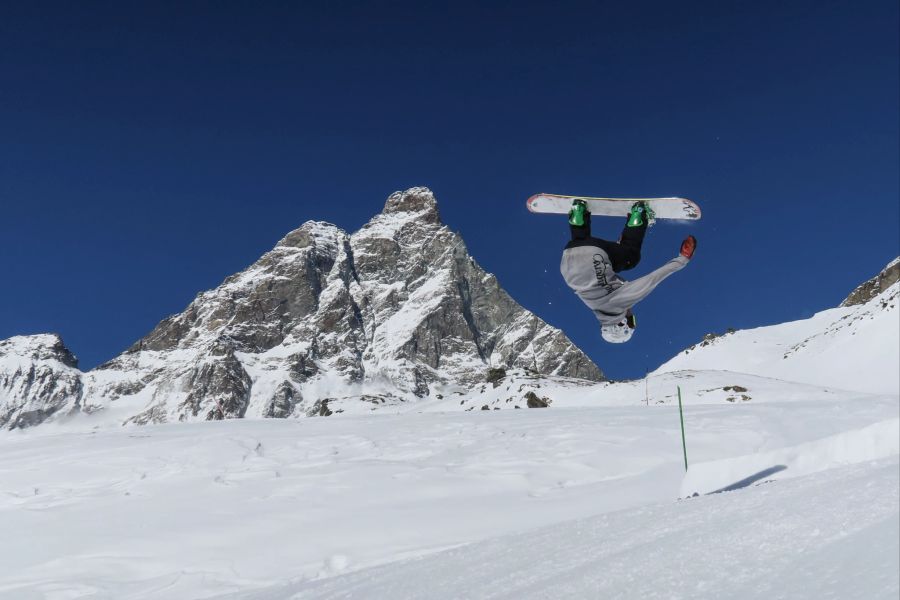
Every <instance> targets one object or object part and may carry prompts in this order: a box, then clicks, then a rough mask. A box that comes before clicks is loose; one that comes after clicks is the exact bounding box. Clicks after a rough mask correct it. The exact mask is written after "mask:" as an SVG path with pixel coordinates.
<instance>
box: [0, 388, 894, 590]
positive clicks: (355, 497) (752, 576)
mask: <svg viewBox="0 0 900 600" xmlns="http://www.w3.org/2000/svg"><path fill="white" fill-rule="evenodd" d="M676 384H681V385H682V389H683V390H687V394H686V396H688V403H687V411H686V426H687V429H688V434H687V440H688V452H689V455H690V460H691V461H692V463H691V464H692V465H696V468H697V469H698V470H699V471H700V472H701V473H702V472H706V473H707V476H706V477H703V478H701V482H700V483H702V484H703V485H705V486H713V485H715V483H716V482H715V481H714V477H712V476H710V472H709V470H706V471H704V466H703V465H704V464H705V463H709V462H711V461H718V462H719V464H720V465H721V464H722V462H723V461H725V464H726V467H725V468H726V469H730V471H729V475H731V474H733V475H734V476H735V477H737V476H738V474H739V470H738V469H736V467H735V465H738V464H739V463H740V462H741V461H744V460H746V457H747V456H753V455H759V454H761V453H762V454H763V455H764V456H767V457H768V458H772V459H773V460H779V461H781V460H786V458H785V457H787V458H791V457H790V456H787V455H789V454H790V453H791V452H793V453H794V454H795V456H794V457H793V458H792V459H791V460H793V462H790V461H789V466H788V469H786V470H783V471H781V472H779V473H778V474H777V475H775V476H774V478H775V479H776V481H774V482H772V483H768V484H766V485H763V486H759V487H750V488H747V489H744V490H740V491H736V492H730V493H727V494H717V495H713V496H700V497H697V498H692V499H688V500H682V501H677V500H676V499H677V498H678V497H680V496H682V495H683V493H682V491H681V488H682V485H683V466H682V453H681V446H680V433H679V429H678V413H677V404H675V403H673V394H672V393H671V390H673V389H674V387H675V385H676ZM726 384H727V385H726ZM735 385H738V386H740V387H741V388H742V389H747V390H749V391H748V392H747V394H752V396H753V399H752V400H750V401H740V400H735V401H729V398H731V397H732V394H733V391H732V390H725V389H724V388H726V387H727V388H733V387H734V386H735ZM502 389H503V388H502V387H498V388H497V392H498V393H500V392H501V390H502ZM704 390H706V392H705V393H701V392H703V391H704ZM571 391H572V393H571V395H570V396H568V397H559V398H558V399H557V400H556V402H555V404H554V406H553V408H550V409H530V410H500V411H493V410H490V411H482V410H476V411H472V412H464V411H457V412H444V411H439V410H438V409H439V407H438V405H437V403H435V404H433V405H430V406H427V405H423V406H422V408H424V409H428V410H427V411H426V412H422V413H414V412H409V413H407V414H394V415H389V414H383V413H375V414H370V415H359V416H353V415H344V416H342V417H341V418H327V419H303V420H288V421H282V420H229V421H224V422H209V423H192V424H180V425H160V426H146V427H131V428H124V429H122V428H120V429H101V430H96V431H93V430H89V431H75V430H71V429H66V428H64V427H61V426H54V425H52V424H49V425H45V426H42V427H41V428H38V429H34V430H28V431H25V432H17V431H15V432H7V433H6V434H4V435H3V436H0V482H2V488H0V531H2V532H3V543H2V544H0V598H4V599H6V598H16V599H19V598H25V599H28V598H47V599H51V598H116V599H119V598H141V599H146V598H215V597H227V598H239V599H247V598H255V599H265V600H275V599H282V598H291V597H297V598H346V597H354V598H391V599H396V598H462V597H467V598H560V597H576V598H582V597H583V598H600V597H602V598H617V597H619V598H632V597H641V598H655V597H660V598H662V597H666V598H669V597H698V598H721V597H779V595H778V594H779V593H780V594H781V596H780V597H801V598H802V597H809V598H820V597H829V596H828V594H825V593H824V592H829V593H830V594H831V597H836V598H846V597H866V598H892V597H896V593H897V589H898V579H897V577H898V576H897V570H896V566H897V565H896V561H897V551H896V549H897V542H896V538H897V515H898V513H900V507H898V500H897V487H898V480H897V468H898V467H897V448H896V443H895V442H894V443H893V444H892V442H891V440H896V439H897V437H898V435H900V431H898V420H897V416H898V415H897V407H898V400H897V398H896V397H893V396H879V395H869V394H862V393H851V392H843V391H834V390H823V389H821V388H816V387H814V386H809V385H803V384H789V383H785V382H779V381H776V380H772V379H765V378H759V377H753V376H741V375H736V374H727V373H726V374H720V373H711V374H702V373H673V374H663V375H660V376H657V377H654V378H651V379H650V381H649V382H632V383H620V384H605V385H602V386H598V387H596V388H572V389H571ZM647 394H649V399H650V402H649V403H648V404H646V405H645V404H643V402H644V398H645V395H647ZM867 428H874V430H875V431H877V439H876V441H875V442H874V443H873V442H872V439H871V436H866V435H863V434H857V435H854V434H848V433H847V432H866V431H867ZM835 436H844V437H843V438H842V441H839V442H835V441H834V440H835V439H837V438H836V437H835ZM836 444H837V445H840V444H843V445H844V446H845V450H846V451H844V452H842V453H835V452H833V449H834V447H835V445H836ZM772 452H775V453H776V454H769V455H766V454H765V453H772ZM779 452H780V454H779ZM801 456H802V457H804V460H805V461H806V466H805V467H804V468H803V469H798V470H797V473H796V474H795V473H793V472H792V471H793V469H794V467H795V466H797V465H799V464H800V463H801V462H802V461H801V460H800V459H799V458H798V457H801ZM729 460H730V461H731V462H729ZM813 464H816V465H818V467H810V466H809V465H813ZM758 466H759V464H756V463H754V464H752V465H750V468H751V469H756V468H757V467H758ZM819 467H820V468H819ZM691 468H692V470H693V469H694V468H695V467H694V466H692V467H691ZM721 472H722V469H714V470H713V472H712V473H713V474H717V473H721ZM752 474H753V473H742V472H741V473H740V475H741V476H745V475H752ZM794 475H802V476H799V477H792V476H794ZM687 481H688V480H684V483H685V484H686V483H687ZM698 491H701V492H703V491H706V490H705V489H699V490H698ZM678 553H680V554H681V556H680V557H679V555H678ZM767 590H768V591H770V592H772V593H763V592H766V591H767ZM776 592H777V593H776ZM820 592H822V593H820ZM857 592H859V594H862V595H859V594H857Z"/></svg>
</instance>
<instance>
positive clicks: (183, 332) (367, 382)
mask: <svg viewBox="0 0 900 600" xmlns="http://www.w3.org/2000/svg"><path fill="white" fill-rule="evenodd" d="M491 367H493V368H520V369H528V370H529V371H530V372H533V373H537V374H544V375H558V376H566V377H575V378H581V379H588V380H593V381H599V380H602V379H603V375H602V373H601V372H600V370H599V369H598V368H597V367H596V365H594V364H593V362H591V360H590V359H589V358H588V357H587V356H585V355H584V353H582V352H581V351H580V350H579V349H578V348H576V347H575V346H574V345H573V344H572V343H571V342H570V341H569V340H568V338H566V336H565V335H564V334H563V333H562V332H561V331H559V330H557V329H554V328H552V327H550V326H549V325H547V324H546V323H544V322H543V321H542V320H540V319H539V318H538V317H537V316H535V315H534V314H532V313H530V312H528V311H527V310H525V309H524V308H522V307H521V306H519V305H518V304H517V303H516V302H515V301H514V300H513V299H512V298H511V297H510V296H509V295H508V294H507V293H506V292H505V291H504V290H503V289H502V288H501V287H500V285H499V283H498V282H497V280H496V278H495V277H494V276H493V275H490V274H488V273H485V272H484V271H483V270H482V269H481V268H480V267H479V266H478V265H477V264H476V262H475V261H474V259H473V258H472V257H471V256H469V254H468V252H467V251H466V248H465V245H464V243H463V241H462V239H461V238H460V237H459V235H457V234H456V233H454V232H452V231H451V230H450V229H448V228H447V227H446V226H444V225H443V224H442V223H441V219H440V215H439V212H438V206H437V201H436V200H435V198H434V195H433V194H432V193H431V191H430V190H428V189H426V188H413V189H410V190H407V191H405V192H397V193H395V194H392V195H391V196H390V197H389V198H388V199H387V202H386V203H385V206H384V210H383V211H382V212H381V213H380V214H378V215H376V216H375V217H374V218H373V219H372V220H371V221H369V223H367V224H366V225H365V226H364V227H362V228H361V229H360V230H359V231H357V232H356V233H354V234H352V235H348V234H347V233H345V232H343V231H342V230H340V229H339V228H337V227H335V226H334V225H331V224H328V223H319V222H313V221H310V222H307V223H305V224H304V225H303V226H301V227H300V228H299V229H297V230H295V231H292V232H291V233H289V234H288V235H286V236H285V237H284V238H283V239H282V240H281V241H280V242H279V243H278V244H277V245H276V246H275V248H274V249H273V250H272V251H270V252H268V253H266V254H265V255H264V256H263V257H262V258H260V259H259V260H258V261H257V262H256V263H254V264H253V265H251V266H250V267H249V268H247V269H246V270H244V271H242V272H241V273H238V274H236V275H233V276H231V277H229V278H228V279H226V280H225V281H224V282H223V283H222V285H220V286H219V287H217V288H216V289H214V290H210V291H207V292H203V293H201V294H199V295H198V296H197V298H196V299H195V300H194V301H193V302H192V303H191V304H190V305H189V306H188V307H187V309H186V310H185V311H184V312H182V313H180V314H178V315H174V316H172V317H169V318H167V319H165V320H163V321H162V322H161V323H160V324H159V325H157V326H156V327H155V328H154V329H153V331H151V332H150V333H149V334H148V335H147V336H146V337H144V338H143V339H141V340H139V341H138V342H137V343H135V344H134V345H133V346H132V347H131V348H129V349H128V350H127V351H126V352H125V353H123V354H122V355H120V356H119V357H117V358H115V359H113V360H111V361H110V362H108V363H106V364H104V365H101V366H100V367H98V368H97V369H95V370H94V371H92V372H90V373H89V374H86V376H85V382H84V390H83V394H82V395H83V406H84V407H85V410H97V409H100V408H103V407H107V406H110V403H112V402H116V403H118V405H119V406H121V405H123V404H127V405H128V406H129V407H131V406H133V410H132V411H131V415H130V417H129V418H128V419H127V421H128V422H133V423H159V422H169V421H178V420H199V419H221V418H239V417H243V416H253V417H287V416H292V415H293V416H299V415H313V414H314V415H325V414H326V413H327V414H331V412H332V408H331V407H344V406H347V404H346V402H347V399H348V398H357V399H359V401H360V402H365V403H370V402H371V399H372V398H380V399H381V400H380V401H379V402H384V401H385V399H390V400H391V401H406V400H414V399H415V398H416V397H419V398H421V397H424V396H427V395H430V394H432V393H434V391H435V390H436V389H441V388H443V387H446V386H462V387H466V386H471V385H472V384H473V383H475V382H479V381H483V380H484V377H485V374H486V373H487V371H488V369H489V368H491ZM334 410H337V411H340V410H343V408H335V409H334Z"/></svg>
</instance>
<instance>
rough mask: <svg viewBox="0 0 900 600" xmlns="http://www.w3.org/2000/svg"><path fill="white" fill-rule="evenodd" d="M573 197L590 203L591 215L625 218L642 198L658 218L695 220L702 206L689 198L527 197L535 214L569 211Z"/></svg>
mask: <svg viewBox="0 0 900 600" xmlns="http://www.w3.org/2000/svg"><path fill="white" fill-rule="evenodd" d="M573 200H584V201H585V202H587V206H588V210H589V211H590V213H591V214H592V215H600V216H604V217H625V216H628V213H629V212H630V211H631V206H632V205H633V204H634V203H635V202H638V201H639V200H642V201H644V202H646V203H647V204H649V205H650V208H651V209H652V210H653V212H654V213H655V216H656V218H657V219H681V220H689V221H696V220H698V219H699V218H700V216H701V212H700V207H699V206H698V205H697V203H695V202H693V201H692V200H688V199H687V198H674V197H673V198H591V197H589V196H563V195H560V194H535V195H534V196H532V197H531V198H529V199H528V210H530V211H531V212H533V213H552V214H563V215H564V214H567V213H568V212H569V209H570V208H572V201H573Z"/></svg>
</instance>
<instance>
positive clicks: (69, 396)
mask: <svg viewBox="0 0 900 600" xmlns="http://www.w3.org/2000/svg"><path fill="white" fill-rule="evenodd" d="M82 390H83V384H82V373H81V371H79V370H78V359H76V358H75V355H74V354H72V353H71V352H70V351H69V349H68V348H66V346H65V345H64V344H63V342H62V340H61V339H60V338H59V336H57V335H34V336H16V337H12V338H9V339H7V340H2V341H0V428H7V429H16V428H20V427H28V426H31V425H36V424H38V423H41V422H43V421H44V420H46V419H47V418H48V417H50V416H51V415H54V414H55V413H58V412H63V413H65V412H70V411H72V410H78V409H79V403H80V401H81V397H82Z"/></svg>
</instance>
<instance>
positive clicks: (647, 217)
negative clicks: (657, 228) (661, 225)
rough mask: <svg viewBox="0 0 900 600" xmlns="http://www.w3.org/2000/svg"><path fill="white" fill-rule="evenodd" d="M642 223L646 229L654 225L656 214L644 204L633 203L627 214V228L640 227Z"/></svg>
mask: <svg viewBox="0 0 900 600" xmlns="http://www.w3.org/2000/svg"><path fill="white" fill-rule="evenodd" d="M644 223H647V226H648V227H649V226H650V225H653V224H654V223H656V213H654V212H653V209H651V208H650V206H649V205H648V204H647V203H646V202H643V201H641V202H635V203H634V205H633V206H632V207H631V212H630V213H629V214H628V227H640V226H642V225H643V224H644Z"/></svg>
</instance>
